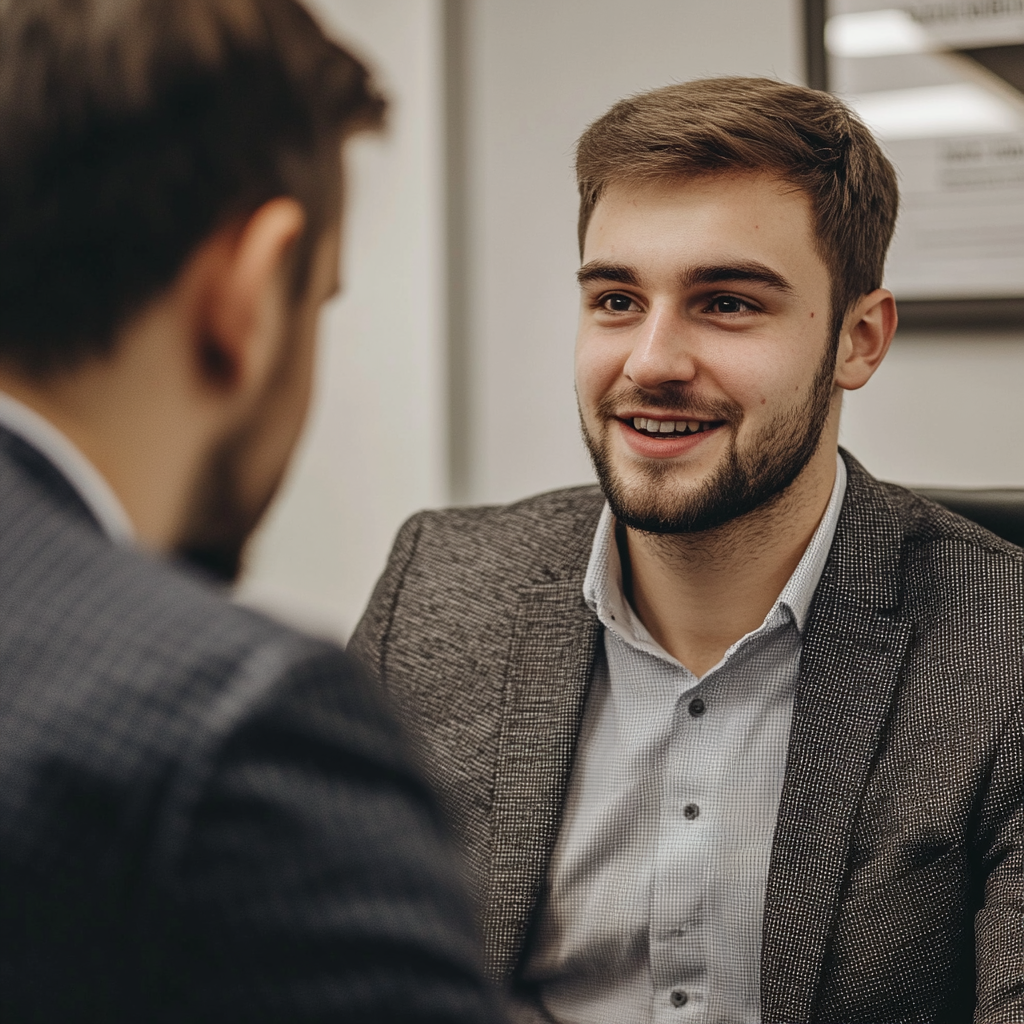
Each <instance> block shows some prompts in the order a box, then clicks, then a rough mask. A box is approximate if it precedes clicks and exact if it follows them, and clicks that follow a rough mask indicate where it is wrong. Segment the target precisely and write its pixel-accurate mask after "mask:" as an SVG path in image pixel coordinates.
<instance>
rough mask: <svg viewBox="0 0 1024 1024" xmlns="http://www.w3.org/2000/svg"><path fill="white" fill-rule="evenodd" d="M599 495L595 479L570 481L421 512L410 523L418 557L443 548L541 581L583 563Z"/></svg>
mask: <svg viewBox="0 0 1024 1024" xmlns="http://www.w3.org/2000/svg"><path fill="white" fill-rule="evenodd" d="M604 500H605V499H604V495H603V494H602V493H601V489H600V488H599V487H597V486H596V485H591V486H581V487H569V488H563V489H560V490H555V491H548V492H546V493H544V494H538V495H534V496H532V497H529V498H524V499H522V500H520V501H516V502H512V503H510V504H507V505H480V506H467V507H457V508H448V509H440V510H433V511H426V512H421V513H419V514H418V515H417V516H415V517H413V519H412V520H411V521H410V523H409V526H410V527H412V528H414V529H415V530H416V533H417V548H418V553H419V556H420V557H422V558H428V557H433V556H435V555H437V554H440V553H441V552H442V551H443V552H444V553H445V555H446V557H449V558H451V559H452V560H453V561H454V563H456V564H460V563H468V564H472V565H473V566H475V567H476V568H477V570H480V569H482V568H485V567H488V566H490V567H493V568H494V569H497V568H498V567H499V566H504V565H507V566H508V567H509V568H514V569H516V570H518V573H519V574H521V576H522V578H523V581H524V582H528V581H531V580H538V581H545V580H549V579H552V578H560V577H567V576H571V575H574V574H576V573H580V572H582V570H584V569H585V568H586V563H587V560H588V559H589V557H590V549H591V546H592V543H593V539H594V531H595V529H596V528H597V521H598V519H599V518H600V515H601V510H602V508H603V507H604Z"/></svg>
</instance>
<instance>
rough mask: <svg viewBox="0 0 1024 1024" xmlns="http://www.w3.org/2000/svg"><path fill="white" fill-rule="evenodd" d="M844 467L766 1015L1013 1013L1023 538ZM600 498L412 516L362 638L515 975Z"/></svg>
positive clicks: (768, 970) (803, 716)
mask: <svg viewBox="0 0 1024 1024" xmlns="http://www.w3.org/2000/svg"><path fill="white" fill-rule="evenodd" d="M844 461H845V462H846V466H847V470H848V474H849V475H848V481H847V492H846V498H845V501H844V502H843V507H842V511H841V513H840V516H839V522H838V524H837V527H836V534H835V539H834V541H833V544H832V548H831V551H830V553H829V557H828V561H827V562H826V565H825V569H824V571H823V572H822V576H821V581H820V583H819V585H818V589H817V592H816V594H815V598H814V602H813V604H812V606H811V610H810V616H809V618H808V621H807V628H806V631H805V634H804V643H803V652H802V655H801V664H800V676H799V680H798V684H797V693H796V702H795V705H794V710H793V721H792V727H791V731H790V740H789V747H788V751H787V760H786V772H785V779H784V782H783V787H782V795H781V798H780V802H779V814H778V823H777V826H776V830H775V836H774V839H773V842H772V852H771V859H770V864H769V870H768V885H767V891H766V895H765V909H764V926H763V931H762V942H763V946H762V955H761V1012H762V1019H763V1020H764V1021H766V1022H768V1024H803V1022H807V1021H816V1022H821V1024H826V1022H835V1024H839V1022H842V1024H881V1022H887V1024H896V1022H900V1024H911V1022H913V1024H926V1022H933V1024H939V1022H942V1024H947V1022H957V1024H963V1022H967V1021H970V1020H971V1019H972V1016H973V1018H974V1019H975V1020H976V1021H977V1022H978V1024H982V1022H984V1024H997V1022H998V1024H1006V1022H1009V1021H1020V1020H1024V955H1022V953H1024V811H1022V793H1024V721H1022V714H1024V713H1022V701H1024V665H1022V660H1024V552H1022V551H1021V550H1020V549H1019V548H1015V547H1013V546H1011V545H1009V544H1007V543H1005V542H1003V541H1000V540H999V539H998V538H996V537H994V536H993V535H992V534H990V533H988V532H987V531H985V530H983V529H981V528H979V527H977V526H975V525H974V524H972V523H969V522H967V521H966V520H964V519H962V518H960V517H959V516H956V515H954V514H952V513H950V512H947V511H946V510H944V509H942V508H940V507H938V506H936V505H934V504H933V503H931V502H929V501H927V500H925V499H922V498H920V497H919V496H917V495H915V494H913V493H912V492H909V491H907V490H905V489H903V488H900V487H896V486H893V485H890V484H883V483H879V482H878V481H876V480H874V479H873V478H872V477H870V476H869V475H868V474H867V473H866V472H865V471H864V470H863V469H862V468H861V467H860V466H859V465H858V464H857V462H856V461H855V460H853V459H852V458H851V457H850V456H848V455H844ZM602 507H603V497H602V495H601V493H600V491H599V490H598V489H597V488H577V489H573V490H568V491H559V492H554V493H552V494H546V495H541V496H540V497H537V498H531V499H529V500H527V501H524V502H519V503H517V504H514V505H510V506H504V507H499V508H478V509H454V510H450V511H446V512H431V513H422V514H420V515H418V516H415V517H414V518H413V519H412V520H411V521H410V522H409V523H407V524H406V526H405V527H403V529H402V531H401V532H400V534H399V536H398V539H397V541H396V544H395V548H394V550H393V552H392V557H391V560H390V562H389V564H388V567H387V569H386V570H385V572H384V575H383V576H382V578H381V580H380V582H379V584H378V586H377V588H376V590H375V592H374V595H373V597H372V599H371V602H370V606H369V608H368V609H367V612H366V615H365V616H364V618H363V621H362V622H361V623H360V625H359V627H358V629H357V630H356V633H355V634H354V637H353V640H352V643H351V645H350V648H352V649H355V650H357V651H358V652H359V653H360V655H361V656H362V657H363V658H364V659H365V660H366V662H367V664H369V665H371V666H372V667H373V668H374V670H375V671H376V672H377V673H379V675H380V677H381V678H382V680H383V682H384V684H385V687H386V689H387V691H388V693H389V695H390V698H391V701H392V705H393V707H394V708H395V709H396V710H397V711H398V712H399V714H400V715H401V717H402V720H403V721H404V723H405V725H406V728H407V730H408V731H409V732H410V734H412V735H413V736H414V737H415V739H416V740H417V743H418V747H419V754H420V758H421V760H422V763H423V764H424V766H425V768H426V770H427V772H428V774H429V776H430V778H431V779H432V781H433V782H434V783H435V785H436V786H437V787H438V789H439V791H440V793H441V795H442V799H443V801H444V805H445V807H446V809H447V812H448V816H449V819H450V820H451V821H452V823H453V824H454V825H455V828H456V831H457V833H458V836H459V838H460V840H461V842H462V844H463V846H464V848H465V851H466V855H467V859H468V862H469V864H470V866H471V879H472V881H473V884H474V888H475V893H476V899H477V907H478V913H479V917H480V920H481V922H482V924H483V926H484V929H485V935H484V939H485V944H486V948H487V953H488V962H489V968H490V970H491V971H492V973H493V974H494V975H495V976H496V977H504V978H511V979H512V980H513V982H514V983H515V982H516V981H517V980H519V981H520V983H521V979H520V970H521V955H522V951H523V948H524V944H525V942H526V939H527V935H528V931H529V929H530V926H531V923H532V922H533V921H534V914H535V910H536V907H537V905H538V900H539V899H540V897H541V895H542V892H543V886H544V879H545V877H546V872H547V868H548V865H549V862H550V858H551V855H552V851H553V849H554V846H555V842H556V838H557V834H558V830H559V822H560V818H561V809H562V806H563V800H564V797H565V793H566V787H567V783H568V779H569V776H570V773H571V769H572V762H573V756H574V750H575V745H576V737H577V733H578V731H579V728H580V722H581V720H582V717H583V709H584V701H585V696H586V691H587V684H588V680H589V679H590V675H591V670H592V667H593V663H594V659H595V657H596V656H597V653H598V650H599V647H600V644H599V640H600V635H601V626H600V622H599V620H598V619H597V616H596V615H594V613H593V612H592V611H591V610H590V609H589V608H587V606H586V603H585V602H584V600H583V595H582V586H583V579H584V575H585V572H586V567H587V562H588V557H589V553H590V546H591V543H592V540H593V536H594V530H595V528H596V525H597V521H598V518H599V517H600V514H601V509H602ZM976 973H977V978H976ZM976 981H977V995H976V994H975V983H976ZM520 987H521V988H522V986H521V984H520ZM521 994H522V997H523V999H524V1000H529V999H530V997H531V993H530V991H529V990H528V989H525V988H522V991H521ZM524 1019H534V1020H536V1019H543V1018H542V1016H541V1015H540V1011H539V1010H538V1009H536V1008H535V1005H534V1006H532V1007H530V1008H528V1009H526V1010H524Z"/></svg>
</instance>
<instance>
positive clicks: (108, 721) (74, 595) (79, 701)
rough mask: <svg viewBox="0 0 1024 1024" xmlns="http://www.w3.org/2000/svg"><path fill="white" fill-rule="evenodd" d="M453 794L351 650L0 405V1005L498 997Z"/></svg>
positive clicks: (398, 1002) (53, 1019) (441, 1006)
mask: <svg viewBox="0 0 1024 1024" xmlns="http://www.w3.org/2000/svg"><path fill="white" fill-rule="evenodd" d="M439 818H440V815H438V814H436V813H435V811H434V805H433V801H432V799H431V797H430V796H429V795H428V792H427V788H426V786H424V785H422V784H421V783H420V781H419V779H418V777H417V776H416V774H415V773H414V772H413V771H412V770H411V767H410V765H409V763H408V759H407V757H406V755H405V752H404V748H403V745H402V744H401V742H400V737H399V732H398V729H397V728H396V727H395V726H394V725H393V724H392V722H391V720H390V718H389V717H388V716H387V715H385V714H384V713H383V710H382V708H381V704H380V701H379V700H378V699H377V696H376V693H375V688H374V687H372V686H371V685H370V684H369V682H368V681H367V680H365V678H364V677H363V675H362V673H361V672H360V671H359V670H358V669H357V668H356V666H355V665H354V664H353V662H352V661H350V660H349V659H348V658H347V657H346V656H345V654H344V653H343V652H342V651H340V650H338V649H337V648H336V647H333V646H332V645H329V644H326V643H320V642H317V641H313V640H310V639H308V638H305V637H303V636H301V635H299V634H298V633H295V632H293V631H291V630H289V629H286V628H285V627H283V626H280V625H277V624H276V623H274V622H271V621H270V620H268V619H265V618H263V617H262V616H260V615H256V614H255V613H253V612H250V611H247V610H245V609H242V608H237V607H233V606H231V605H230V604H229V603H228V602H227V601H226V600H224V598H223V597H222V596H220V595H219V594H218V593H216V592H215V591H214V590H213V589H212V588H211V587H209V586H207V585H204V584H203V583H202V582H200V581H199V580H197V579H194V578H190V577H189V576H188V575H186V574H185V573H184V572H180V571H176V570H175V569H173V568H171V567H170V566H167V565H164V564H162V563H160V562H157V561H156V560H154V559H152V558H148V557H146V556H145V555H143V554H141V553H139V552H136V551H130V550H127V549H125V548H121V547H116V546H115V545H114V544H112V543H111V542H110V541H109V540H107V538H106V537H105V536H103V534H102V533H101V532H100V529H99V527H98V526H97V524H96V523H95V522H94V521H93V519H92V517H91V515H90V514H89V512H88V511H87V509H86V508H85V506H84V505H83V504H82V502H81V501H80V499H79V498H78V495H77V494H76V493H75V492H74V491H73V490H72V489H71V487H70V485H69V484H68V483H67V482H66V481H65V480H64V478H63V477H62V476H61V475H60V474H59V473H58V472H57V471H56V470H55V469H54V468H53V466H51V465H50V463H48V462H47V461H46V460H45V459H44V458H43V457H42V456H41V455H39V454H38V453H37V452H36V451H35V450H34V449H32V448H31V447H29V446H28V445H26V444H25V443H24V442H23V441H21V440H20V439H18V438H17V437H14V436H13V435H11V434H9V433H7V432H6V431H4V430H2V429H0V1020H3V1021H4V1022H5V1024H28V1022H33V1024H43V1022H45V1024H172V1022H173V1024H184V1022H188V1024H232V1022H237V1024H243V1022H244V1024H256V1022H263V1024H270V1022H277V1024H300V1022H301V1024H313V1022H325V1024H326V1022H328V1021H346V1022H349V1021H350V1022H353V1024H368V1022H371V1021H372V1022H374V1024H378V1022H384V1021H394V1022H396V1024H398V1022H402V1024H405V1022H408V1021H416V1022H421V1021H431V1022H434V1024H442V1022H444V1024H455V1022H461V1024H482V1022H483V1021H493V1020H495V1019H496V1018H497V1013H496V1012H494V1011H493V1009H492V997H491V996H490V995H489V994H488V992H487V991H486V989H485V986H484V983H483V979H482V971H480V970H479V968H478V966H477V952H476V942H475V933H474V928H473V920H472V912H471V908H470V906H469V902H468V900H466V899H465V898H464V896H463V894H462V892H461V891H460V888H459V886H458V883H457V879H456V878H455V877H454V872H452V870H451V860H452V853H451V850H450V848H449V846H448V844H447V843H446V842H445V841H444V840H443V839H442V831H443V830H442V828H441V827H440V820H439Z"/></svg>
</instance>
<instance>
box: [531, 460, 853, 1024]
mask: <svg viewBox="0 0 1024 1024" xmlns="http://www.w3.org/2000/svg"><path fill="white" fill-rule="evenodd" d="M845 492H846V467H845V465H844V463H843V461H842V459H840V458H837V467H836V480H835V484H834V486H833V489H832V496H831V498H830V500H829V503H828V507H827V508H826V511H825V514H824V516H823V517H822V520H821V523H820V524H819V526H818V529H817V530H816V532H815V534H814V536H813V537H812V539H811V542H810V544H809V545H808V547H807V550H806V551H805V552H804V555H803V558H802V559H801V560H800V563H799V565H798V566H797V567H796V570H795V571H794V572H793V575H792V577H791V578H790V579H789V581H788V583H787V584H786V586H785V588H784V589H783V591H782V593H781V594H780V595H779V598H778V600H777V601H776V602H775V604H774V606H773V607H772V609H771V611H769V613H768V615H767V616H766V618H765V620H764V622H763V623H762V625H761V626H760V627H759V628H758V629H756V630H754V631H753V632H752V633H748V634H747V635H746V636H744V637H743V638H742V639H741V640H738V641H737V642H736V643H735V644H733V645H732V647H730V648H729V650H728V651H726V653H725V655H724V657H723V658H722V660H721V661H720V662H719V663H718V664H717V665H716V666H715V667H714V668H712V669H710V670H709V671H708V672H707V673H705V675H704V676H702V677H701V678H700V679H698V678H697V677H696V676H694V675H693V673H692V672H690V671H689V670H688V669H687V668H685V667H684V666H683V665H682V664H680V663H679V662H678V661H676V659H675V658H673V657H672V656H671V655H670V654H668V653H667V652H666V651H665V650H664V649H663V648H662V647H660V646H659V645H658V644H657V643H656V642H655V641H654V639H653V638H652V637H651V635H650V634H649V633H648V632H647V630H646V629H645V628H644V626H643V624H642V623H641V622H640V620H639V619H638V618H637V616H636V615H635V613H634V612H633V610H632V608H631V607H630V605H629V603H628V601H627V600H626V598H625V596H624V595H623V590H622V573H621V565H620V562H619V556H618V549H617V547H616V543H615V522H614V518H613V516H612V514H611V512H610V510H609V509H608V508H607V506H606V507H605V510H604V513H603V514H602V516H601V520H600V523H599V525H598V528H597V534H596V536H595V539H594V546H593V550H592V553H591V558H590V564H589V567H588V570H587V575H586V581H585V583H584V596H585V598H586V600H587V603H588V604H589V605H590V606H591V608H593V609H594V610H595V612H596V613H597V615H598V617H599V618H600V620H601V622H602V623H603V624H604V627H605V629H604V643H603V651H602V653H601V655H599V657H598V659H597V663H596V665H595V668H594V676H593V679H592V680H591V687H590V691H589V695H588V698H587V705H586V710H585V713H584V720H583V725H582V729H581V734H580V742H579V747H578V751H577V755H576V760H575V763H574V767H573V773H572V777H571V780H570V784H569V792H568V795H567V800H566V807H565V812H564V816H563V820H562V827H561V830H560V833H559V838H558V843H557V845H556V849H555V852H554V856H553V858H552V861H551V865H550V868H549V873H548V890H547V894H546V897H545V899H544V902H543V904H542V907H541V916H540V920H539V927H538V930H537V933H536V935H535V937H534V941H533V943H532V944H531V947H530V951H529V953H528V957H527V961H526V967H525V972H524V977H525V980H526V981H527V982H529V983H532V984H535V985H537V987H538V991H539V993H540V996H541V1000H542V1002H543V1004H544V1007H545V1009H546V1011H547V1012H548V1013H549V1014H550V1015H551V1016H552V1017H553V1018H554V1019H555V1020H556V1021H558V1022H560V1024H696V1022H700V1024H755V1022H759V1021H760V1019H761V1009H760V1002H761V1001H760V980H761V978H760V974H761V972H760V960H761V929H762V919H763V916H764V896H765V887H766V884H767V878H768V861H769V857H770V854H771V844H772V837H773V834H774V832H775V822H776V818H777V816H778V807H779V797H780V795H781V792H782V780H783V775H784V773H785V767H786V748H787V744H788V740H789V730H790V723H791V720H792V715H793V703H794V697H795V692H796V682H797V676H798V674H799V669H800V651H801V646H802V642H803V630H804V628H805V626H806V623H807V616H808V612H809V610H810V606H811V601H812V599H813V597H814V591H815V589H816V588H817V585H818V581H819V579H820V578H821V573H822V570H823V568H824V566H825V561H826V559H827V558H828V552H829V549H830V548H831V545H832V539H833V536H834V534H835V528H836V522H837V520H838V518H839V510H840V508H841V506H842V502H843V496H844V494H845Z"/></svg>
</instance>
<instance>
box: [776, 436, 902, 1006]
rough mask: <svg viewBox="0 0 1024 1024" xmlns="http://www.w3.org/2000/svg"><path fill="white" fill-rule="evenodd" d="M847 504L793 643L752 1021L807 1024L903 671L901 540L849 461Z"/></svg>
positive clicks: (891, 517) (869, 482) (880, 499)
mask: <svg viewBox="0 0 1024 1024" xmlns="http://www.w3.org/2000/svg"><path fill="white" fill-rule="evenodd" d="M843 457H844V459H845V461H846V464H847V469H848V472H849V480H848V485H847V494H846V501H845V502H844V505H843V510H842V512H841V514H840V517H839V523H838V526H837V528H836V536H835V540H834V541H833V545H832V551H831V553H830V555H829V558H828V561H827V563H826V565H825V570H824V572H823V573H822V577H821V582H820V584H819V586H818V591H817V593H816V595H815V598H814V602H813V604H812V607H811V617H810V621H809V623H808V628H807V632H806V634H805V637H804V646H803V653H802V657H801V665H800V678H799V682H798V684H797V693H796V705H795V708H794V713H793V726H792V731H791V733H790V740H789V751H788V759H787V762H786V777H785V782H784V784H783V789H782V798H781V802H780V806H779V817H778V823H777V825H776V831H775V840H774V844H773V846H772V854H771V863H770V867H769V872H768V888H767V894H766V900H765V915H764V942H763V947H762V959H761V964H762V971H761V978H762V981H761V989H762V1015H763V1019H764V1021H765V1022H766V1024H768V1022H785V1024H799V1022H803V1021H808V1020H810V1019H811V1015H812V1013H813V1008H814V999H815V996H816V993H817V990H818V986H819V983H820V979H821V973H822V967H823V964H824V959H825V954H826V949H827V944H828V939H829V936H830V934H831V931H832V926H833V922H834V920H835V917H836V912H837V909H838V905H839V895H840V890H841V886H842V882H843V878H844V875H845V871H846V862H847V855H848V851H849V843H850V836H851V833H852V829H853V823H854V818H855V815H856V812H857V808H858V806H859V804H860V801H861V797H862V794H863V792H864V788H865V786H866V783H867V778H868V774H869V771H870V767H871V764H872V761H873V759H874V755H875V751H876V749H877V747H878V743H879V738H880V735H881V731H882V728H883V726H884V723H885V720H886V718H887V716H888V713H889V708H890V706H891V702H892V698H893V695H894V691H895V688H896V684H897V680H898V677H899V672H900V668H901V666H902V664H903V660H904V656H905V654H906V650H907V645H908V643H909V640H910V636H911V624H910V622H909V621H908V620H906V619H904V618H903V617H902V616H901V615H900V612H899V605H900V573H899V566H900V554H901V548H902V541H903V530H902V525H901V521H900V517H899V514H898V512H897V510H896V508H895V507H894V505H893V504H892V502H891V501H890V500H889V498H888V496H887V493H886V491H885V488H884V487H883V485H881V484H879V483H878V482H877V481H876V480H874V479H873V478H872V477H870V476H869V475H868V474H867V473H866V472H865V471H864V469H863V468H862V467H861V466H860V465H859V463H857V462H856V460H854V459H853V458H852V457H851V456H850V455H848V454H847V453H845V452H844V453H843Z"/></svg>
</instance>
